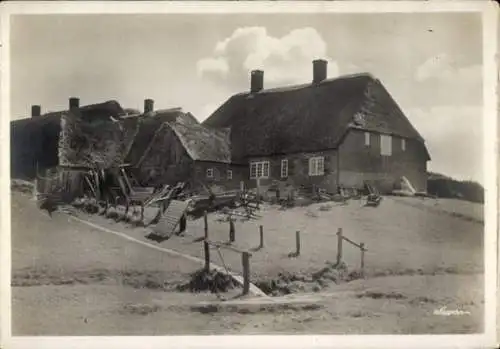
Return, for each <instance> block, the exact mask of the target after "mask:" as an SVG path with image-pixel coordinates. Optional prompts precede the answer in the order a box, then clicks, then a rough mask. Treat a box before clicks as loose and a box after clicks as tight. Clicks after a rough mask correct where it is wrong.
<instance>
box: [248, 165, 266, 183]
mask: <svg viewBox="0 0 500 349" xmlns="http://www.w3.org/2000/svg"><path fill="white" fill-rule="evenodd" d="M256 178H269V161H256V162H252V163H250V179H256Z"/></svg>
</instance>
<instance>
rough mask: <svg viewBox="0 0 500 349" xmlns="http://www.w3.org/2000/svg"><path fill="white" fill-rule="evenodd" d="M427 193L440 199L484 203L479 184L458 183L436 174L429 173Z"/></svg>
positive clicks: (469, 182) (482, 190)
mask: <svg viewBox="0 0 500 349" xmlns="http://www.w3.org/2000/svg"><path fill="white" fill-rule="evenodd" d="M427 192H428V193H429V194H432V195H436V196H438V197H440V198H450V199H462V200H467V201H471V202H477V203H484V188H483V187H482V186H481V184H479V183H477V182H473V181H458V180H455V179H453V178H450V177H446V176H443V175H440V174H437V173H429V175H428V180H427Z"/></svg>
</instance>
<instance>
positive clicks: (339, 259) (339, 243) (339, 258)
mask: <svg viewBox="0 0 500 349" xmlns="http://www.w3.org/2000/svg"><path fill="white" fill-rule="evenodd" d="M337 236H338V238H337V265H340V263H341V262H342V240H343V236H342V228H339V230H338V231H337Z"/></svg>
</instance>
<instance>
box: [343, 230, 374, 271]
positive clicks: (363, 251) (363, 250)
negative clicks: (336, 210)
mask: <svg viewBox="0 0 500 349" xmlns="http://www.w3.org/2000/svg"><path fill="white" fill-rule="evenodd" d="M343 241H347V242H348V243H349V244H351V245H353V246H354V247H357V248H358V249H359V250H360V252H361V266H360V269H361V276H364V273H365V252H366V251H368V249H366V248H365V244H364V243H363V242H361V243H359V244H358V243H356V242H354V241H352V240H351V239H349V238H348V237H346V236H344V233H343V231H342V228H339V230H338V231H337V265H340V263H342V249H343Z"/></svg>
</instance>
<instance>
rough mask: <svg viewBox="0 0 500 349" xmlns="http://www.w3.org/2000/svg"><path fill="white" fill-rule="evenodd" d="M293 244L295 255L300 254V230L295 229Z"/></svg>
mask: <svg viewBox="0 0 500 349" xmlns="http://www.w3.org/2000/svg"><path fill="white" fill-rule="evenodd" d="M295 246H296V248H297V249H296V255H297V256H300V231H299V230H297V231H296V232H295Z"/></svg>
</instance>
